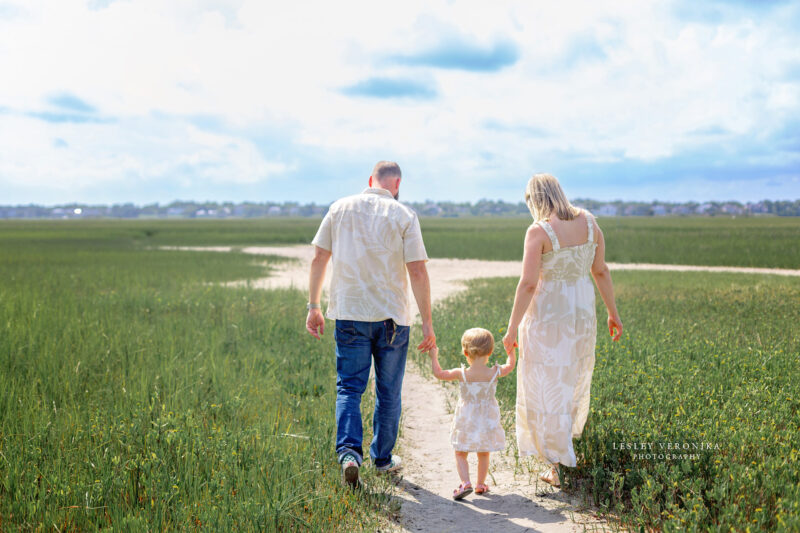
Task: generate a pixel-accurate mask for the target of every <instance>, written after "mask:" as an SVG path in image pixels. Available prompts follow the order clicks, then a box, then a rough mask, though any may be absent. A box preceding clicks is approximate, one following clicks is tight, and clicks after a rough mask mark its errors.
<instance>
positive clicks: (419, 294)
mask: <svg viewBox="0 0 800 533" xmlns="http://www.w3.org/2000/svg"><path fill="white" fill-rule="evenodd" d="M406 268H407V269H408V277H409V279H410V280H411V290H412V291H413V292H414V299H416V300H417V307H418V308H419V315H420V317H421V318H422V336H423V339H422V342H421V343H420V345H419V346H417V350H420V351H423V352H427V351H428V350H430V349H432V348H435V347H436V335H434V334H433V317H432V315H431V282H430V279H429V278H428V269H427V267H426V266H425V261H411V262H410V263H406Z"/></svg>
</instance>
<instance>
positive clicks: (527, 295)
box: [503, 226, 548, 368]
mask: <svg viewBox="0 0 800 533" xmlns="http://www.w3.org/2000/svg"><path fill="white" fill-rule="evenodd" d="M547 238H548V237H547V234H546V233H545V231H544V229H542V228H541V227H540V226H531V227H530V228H528V232H527V233H526V234H525V247H524V251H523V254H522V276H520V278H519V283H517V292H516V294H515V295H514V307H513V309H512V310H511V317H509V319H508V331H507V332H506V335H505V337H503V346H505V349H506V353H507V354H509V355H511V352H513V351H514V347H516V345H517V328H519V323H520V322H522V317H523V316H524V315H525V311H526V310H527V309H528V306H529V305H530V303H531V300H532V299H533V295H534V293H535V292H536V286H537V285H538V284H539V271H540V269H541V267H542V247H543V246H544V241H545V239H547ZM512 368H513V367H512Z"/></svg>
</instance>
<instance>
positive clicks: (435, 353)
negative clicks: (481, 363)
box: [428, 348, 461, 381]
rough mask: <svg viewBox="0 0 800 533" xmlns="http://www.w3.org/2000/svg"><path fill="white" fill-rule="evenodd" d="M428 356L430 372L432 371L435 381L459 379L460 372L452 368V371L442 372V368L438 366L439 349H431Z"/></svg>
mask: <svg viewBox="0 0 800 533" xmlns="http://www.w3.org/2000/svg"><path fill="white" fill-rule="evenodd" d="M428 355H429V356H430V358H431V370H432V371H433V375H434V376H435V377H436V379H441V380H442V381H455V380H457V379H458V378H459V376H460V374H461V370H459V369H457V368H454V369H453V370H442V367H441V366H439V348H432V349H431V350H430V351H429V352H428Z"/></svg>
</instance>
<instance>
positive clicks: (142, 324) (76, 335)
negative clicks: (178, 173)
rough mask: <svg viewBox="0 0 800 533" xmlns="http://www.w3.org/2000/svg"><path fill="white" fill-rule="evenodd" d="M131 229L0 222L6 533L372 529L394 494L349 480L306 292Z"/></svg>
mask: <svg viewBox="0 0 800 533" xmlns="http://www.w3.org/2000/svg"><path fill="white" fill-rule="evenodd" d="M129 227H130V226H128V225H126V226H125V228H129ZM138 231H139V230H130V229H122V230H121V229H120V226H117V225H115V224H113V223H111V224H106V225H104V224H97V225H85V224H80V225H70V224H67V225H62V226H60V227H59V226H58V225H52V226H50V225H39V224H32V225H30V226H25V225H22V226H17V225H5V224H4V225H2V226H0V250H2V254H1V255H0V271H2V273H3V275H2V277H0V531H16V530H22V531H29V530H30V531H42V530H48V531H49V530H53V531H55V530H58V531H88V530H95V529H99V528H103V529H105V528H109V530H110V529H112V528H113V529H114V530H119V531H145V530H148V531H175V530H206V531H248V530H269V531H288V530H306V529H311V530H325V531H328V530H339V531H352V530H354V529H356V528H357V527H359V524H363V525H364V527H367V528H370V527H373V526H374V525H375V524H376V523H377V520H379V519H380V517H381V516H384V515H385V514H386V513H387V511H388V509H387V506H388V505H389V503H388V499H387V497H386V493H387V490H388V489H386V487H383V489H382V488H381V485H380V484H379V483H378V482H377V481H376V482H375V483H373V487H375V491H374V492H373V493H372V494H368V495H364V494H351V493H350V492H349V491H345V490H342V489H341V488H340V482H339V471H338V465H336V463H335V461H334V456H333V435H334V417H333V409H334V407H333V406H334V399H335V361H334V357H333V355H332V353H333V348H332V342H331V340H332V339H331V336H330V335H327V336H326V337H325V340H324V341H323V342H322V343H319V342H315V341H313V339H311V337H310V336H308V335H306V334H305V333H304V330H303V328H302V324H303V321H304V319H305V306H304V304H305V298H304V296H303V295H302V294H301V293H299V292H295V291H270V292H266V291H248V290H246V289H231V288H225V287H222V286H219V285H216V284H212V283H209V282H218V281H224V280H231V279H241V278H248V277H260V276H263V274H264V273H265V269H264V267H260V266H255V265H254V264H253V258H252V256H245V255H243V254H218V253H195V252H173V251H153V250H145V249H142V248H141V247H137V246H135V243H136V233H137V232H138ZM126 232H129V233H128V234H126ZM120 233H122V234H123V235H122V236H121V235H120ZM125 235H127V237H125ZM366 401H368V402H369V401H370V400H369V399H367V400H366ZM366 426H367V427H370V425H369V424H367V425H366Z"/></svg>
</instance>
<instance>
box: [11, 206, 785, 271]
mask: <svg viewBox="0 0 800 533" xmlns="http://www.w3.org/2000/svg"><path fill="white" fill-rule="evenodd" d="M530 223H531V219H530V218H465V219H442V218H425V219H422V230H423V237H424V239H425V245H426V248H427V250H428V254H429V255H430V256H431V257H459V258H474V259H506V260H516V259H522V240H523V237H524V235H525V229H526V228H527V227H528V225H529V224H530ZM598 223H599V224H600V226H601V228H602V229H603V232H604V234H605V236H606V242H607V243H608V246H607V251H606V254H607V259H608V260H609V261H615V262H622V263H629V262H640V263H668V264H689V265H730V266H753V267H768V268H795V269H797V268H800V246H798V245H797V243H798V242H800V218H791V217H783V218H777V217H769V218H755V217H754V218H727V217H725V218H722V217H717V218H709V217H678V218H673V217H641V218H640V217H612V218H600V219H598ZM318 226H319V220H316V219H309V218H297V219H290V218H268V219H242V220H56V221H52V220H36V221H14V220H7V221H0V231H3V230H5V231H4V233H5V234H6V236H7V237H6V238H8V239H14V240H19V241H25V240H35V241H39V242H42V241H43V240H58V239H59V236H60V235H65V236H68V237H69V239H71V240H79V239H84V238H85V239H89V240H92V239H95V238H98V236H102V237H103V238H106V239H114V240H116V241H118V242H120V243H127V244H129V245H131V246H157V245H185V246H199V245H216V244H219V245H236V246H244V245H256V244H305V243H309V242H311V239H312V238H313V237H314V233H315V232H316V230H317V227H318Z"/></svg>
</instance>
